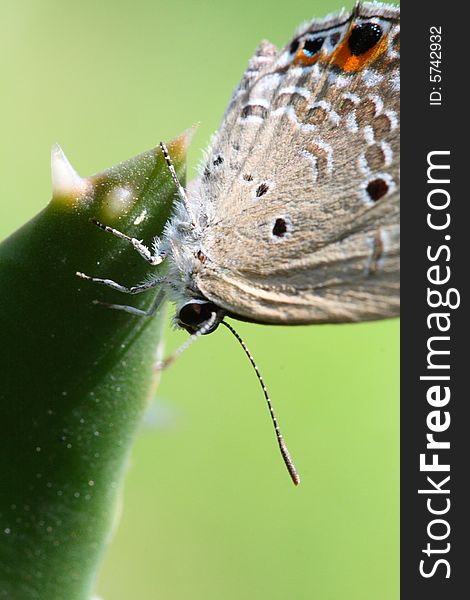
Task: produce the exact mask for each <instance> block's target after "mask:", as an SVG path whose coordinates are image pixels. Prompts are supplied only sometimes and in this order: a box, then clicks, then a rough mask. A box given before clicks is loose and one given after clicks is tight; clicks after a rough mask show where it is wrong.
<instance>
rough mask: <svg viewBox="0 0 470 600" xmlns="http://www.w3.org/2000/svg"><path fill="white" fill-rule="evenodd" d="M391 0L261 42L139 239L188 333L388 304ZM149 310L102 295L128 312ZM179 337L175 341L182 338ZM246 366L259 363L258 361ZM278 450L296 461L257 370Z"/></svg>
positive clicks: (390, 308) (322, 318)
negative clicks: (167, 203) (157, 227)
mask: <svg viewBox="0 0 470 600" xmlns="http://www.w3.org/2000/svg"><path fill="white" fill-rule="evenodd" d="M399 52H400V9H399V8H398V7H396V6H392V5H387V4H379V3H376V2H366V3H357V4H356V5H355V7H354V9H353V10H352V11H346V10H343V11H340V12H338V13H335V14H332V15H329V16H327V17H326V18H324V19H314V20H313V21H311V22H310V23H307V24H305V25H303V26H302V27H301V28H300V29H299V30H298V31H297V32H296V34H295V36H294V37H293V39H292V40H291V41H290V42H289V43H288V44H287V45H286V46H285V47H284V48H283V49H281V50H279V51H278V50H277V49H276V47H275V46H274V45H273V44H271V43H269V42H266V41H265V42H262V43H261V44H260V46H259V47H258V49H257V51H256V53H255V55H254V56H253V57H252V58H251V60H250V61H249V64H248V68H247V70H246V71H245V73H244V75H243V77H242V80H241V82H240V83H239V85H238V86H237V88H236V89H235V90H234V92H233V95H232V98H231V100H230V103H229V105H228V107H227V110H226V112H225V116H224V118H223V120H222V123H221V125H220V128H219V130H218V131H217V133H216V134H215V136H214V138H213V140H212V142H211V145H210V148H209V149H208V150H207V151H206V154H205V159H204V161H203V163H202V166H201V169H200V175H199V177H198V178H197V179H196V180H195V181H193V182H192V184H190V187H189V188H188V190H185V189H184V188H183V187H182V186H181V184H180V182H179V181H178V178H177V176H176V173H175V170H174V167H173V164H172V161H171V157H170V156H169V155H168V151H167V149H166V146H165V144H163V143H162V144H161V148H162V152H163V154H164V156H165V159H166V161H167V165H168V168H169V170H170V173H171V175H172V177H173V180H174V183H175V185H176V188H177V191H178V196H179V199H178V201H177V202H176V203H175V208H174V212H173V216H172V217H171V218H170V220H169V221H168V223H167V224H166V226H165V229H164V232H163V235H162V238H161V239H159V238H157V239H156V240H155V243H154V247H153V248H152V250H150V249H149V248H148V247H147V246H145V245H144V244H143V243H142V242H140V241H139V240H137V239H135V238H130V237H128V236H127V235H125V234H123V233H121V232H119V231H117V230H116V229H113V228H111V227H109V226H107V225H103V224H101V223H98V222H97V221H96V224H97V225H98V226H100V227H101V228H102V229H104V230H106V231H108V232H111V233H112V234H114V235H116V236H118V237H121V238H124V239H126V240H129V241H130V242H131V243H132V244H133V245H134V247H135V249H136V250H137V251H138V252H139V253H140V254H141V256H142V257H143V258H145V259H146V260H147V261H148V262H149V263H150V264H152V265H158V264H160V263H162V262H165V263H166V265H167V271H166V273H165V274H164V275H156V276H155V277H152V278H151V279H149V280H147V281H145V282H144V283H142V284H140V285H137V286H134V287H133V288H132V290H129V288H126V287H124V286H122V285H120V284H118V283H116V282H114V281H111V280H108V279H107V280H104V279H99V278H94V277H89V276H87V275H84V274H83V273H79V276H81V277H83V278H86V279H92V280H93V281H95V282H98V283H104V284H105V285H108V286H110V287H112V288H114V289H117V290H119V291H122V292H128V291H132V293H136V292H140V291H145V290H148V289H151V288H155V287H158V288H159V289H160V290H161V292H162V294H163V293H164V294H165V295H166V296H169V298H170V299H171V300H172V301H173V302H174V303H175V305H176V316H175V322H176V324H177V325H178V326H179V327H182V328H184V329H186V330H187V331H188V332H189V333H191V334H192V335H191V338H190V341H188V342H187V343H186V344H185V345H184V347H187V346H188V345H189V343H191V342H192V341H193V340H194V339H196V338H198V337H200V336H201V335H206V334H208V333H211V332H213V331H214V330H215V329H216V328H217V327H218V325H219V324H221V323H222V324H224V325H225V326H226V327H228V328H229V329H230V330H231V331H232V333H233V334H234V335H235V336H236V337H237V339H238V340H239V342H240V343H241V344H242V345H243V347H244V349H245V351H246V352H247V354H248V356H249V358H250V360H251V361H252V363H253V365H254V361H253V359H252V357H251V355H250V354H249V352H248V350H247V348H246V346H245V345H244V342H243V341H242V340H241V338H239V336H238V334H237V333H236V332H235V330H234V329H233V327H232V326H231V325H230V324H228V323H227V322H226V321H225V320H224V319H225V318H226V317H232V318H235V319H240V320H244V321H251V322H255V323H270V324H278V325H296V324H307V323H340V322H354V321H366V320H374V319H382V318H386V317H393V316H396V315H398V313H399V214H400V213H399V141H400V137H399V110H400V106H399V91H400V71H399V58H400V57H399ZM162 294H159V295H158V296H157V299H156V301H155V302H154V304H153V306H152V308H151V309H150V310H149V311H141V310H139V309H136V308H133V307H130V306H121V305H111V306H112V308H117V309H121V310H126V311H127V312H130V313H132V314H145V315H150V314H152V313H153V312H154V311H155V310H156V307H157V306H158V305H159V302H160V300H161V297H162ZM182 349H183V348H182ZM254 366H255V369H256V370H257V367H256V365H254ZM257 373H258V376H259V379H260V382H261V384H262V386H263V391H264V393H265V397H266V400H267V402H268V404H269V408H270V411H271V416H272V418H273V422H274V426H275V429H276V434H277V438H278V442H279V445H280V448H281V453H282V455H283V457H284V461H285V462H286V465H287V467H288V469H289V472H290V474H291V476H292V479H293V480H294V483H298V474H297V472H296V470H295V467H294V465H293V462H292V459H291V458H290V455H289V453H288V451H287V448H286V446H285V443H284V441H283V438H282V436H281V434H280V431H279V427H278V425H277V421H276V418H275V416H274V412H273V410H272V406H271V403H270V400H269V396H268V395H267V392H266V388H265V386H264V383H263V380H262V378H261V376H260V375H259V372H258V370H257Z"/></svg>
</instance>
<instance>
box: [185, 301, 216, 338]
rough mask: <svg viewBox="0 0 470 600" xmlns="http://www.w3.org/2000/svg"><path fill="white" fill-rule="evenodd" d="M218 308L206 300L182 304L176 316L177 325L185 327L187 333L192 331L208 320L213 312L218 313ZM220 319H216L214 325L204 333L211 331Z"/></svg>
mask: <svg viewBox="0 0 470 600" xmlns="http://www.w3.org/2000/svg"><path fill="white" fill-rule="evenodd" d="M219 312H220V309H219V308H218V307H217V306H216V305H215V304H214V303H213V302H207V301H206V300H203V301H201V300H200V301H197V300H193V301H191V302H187V303H186V304H185V305H184V306H182V307H181V308H180V310H179V312H178V314H177V316H176V318H177V321H178V325H179V326H180V327H182V328H183V329H186V331H188V332H189V333H194V332H195V331H197V330H198V329H199V327H200V326H201V325H203V324H204V323H205V322H206V321H208V320H209V319H210V318H211V316H212V315H213V314H214V313H219ZM219 322H220V320H219V319H217V320H216V321H215V323H214V325H213V326H212V327H211V328H210V329H209V331H207V332H206V333H212V332H213V331H214V330H215V329H216V328H217V326H218V324H219Z"/></svg>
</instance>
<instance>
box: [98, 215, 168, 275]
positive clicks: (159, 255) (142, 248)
mask: <svg viewBox="0 0 470 600" xmlns="http://www.w3.org/2000/svg"><path fill="white" fill-rule="evenodd" d="M90 221H91V222H92V223H93V224H94V225H96V226H97V227H99V228H100V229H102V230H103V231H107V232H108V233H112V234H113V235H114V236H116V237H117V238H119V239H121V240H126V241H128V242H130V243H131V244H132V245H133V246H134V248H135V250H137V252H138V253H139V254H140V256H142V258H144V259H145V260H146V261H147V262H148V263H150V264H151V265H153V266H156V265H159V264H160V263H162V262H163V261H164V260H165V258H166V254H165V253H163V252H161V251H160V250H159V246H160V239H159V238H158V236H157V237H155V238H154V240H153V253H152V252H151V251H150V250H149V249H148V248H147V246H146V245H145V244H143V243H142V240H138V239H137V238H133V237H130V236H128V235H126V234H125V233H122V232H121V231H119V230H117V229H114V227H109V225H104V224H103V223H100V221H98V220H97V219H90Z"/></svg>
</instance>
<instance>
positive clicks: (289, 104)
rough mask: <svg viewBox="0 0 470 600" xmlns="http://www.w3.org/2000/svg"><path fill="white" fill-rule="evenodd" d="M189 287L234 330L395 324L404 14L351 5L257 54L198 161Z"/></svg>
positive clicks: (385, 7) (266, 45) (263, 47)
mask: <svg viewBox="0 0 470 600" xmlns="http://www.w3.org/2000/svg"><path fill="white" fill-rule="evenodd" d="M195 198H196V200H195V201H196V202H197V198H203V199H204V202H203V205H204V207H206V208H205V215H206V216H205V218H206V221H205V223H204V224H203V226H202V235H201V250H202V252H203V254H204V256H205V261H204V264H203V266H202V268H201V269H199V270H198V272H197V273H195V274H194V282H195V284H196V286H197V288H198V289H199V290H200V292H201V293H202V294H203V295H204V296H205V297H206V298H208V299H209V300H211V301H213V302H215V303H216V304H217V305H219V306H221V307H223V308H225V309H226V310H227V311H228V312H229V313H231V314H233V315H236V316H239V317H241V318H245V319H249V320H254V321H258V322H267V323H289V324H293V323H314V322H339V321H361V320H370V319H379V318H384V317H391V316H394V315H397V314H398V312H399V8H397V7H392V6H388V5H382V4H377V3H365V4H362V5H357V6H356V7H355V9H354V10H353V11H352V12H345V11H343V12H341V13H337V14H335V15H332V16H330V17H328V18H327V19H324V20H321V21H319V20H314V21H313V22H311V23H309V24H307V25H306V26H304V27H303V28H302V30H301V31H299V32H298V34H297V35H296V36H295V38H294V39H293V40H292V41H291V42H290V43H289V44H288V46H286V48H284V49H283V50H282V51H280V52H276V51H275V49H274V47H273V46H272V45H271V44H269V43H267V42H265V43H263V44H262V45H261V46H260V49H259V50H258V52H257V54H256V55H255V56H254V57H253V59H252V60H251V61H250V65H249V67H248V70H247V71H246V73H245V75H244V77H243V79H242V82H241V83H240V85H239V87H238V88H237V89H236V90H235V92H234V95H233V97H232V100H231V102H230V104H229V107H228V109H227V112H226V115H225V117H224V121H223V122H222V126H221V128H220V130H219V131H218V133H217V134H216V136H215V137H214V140H213V142H212V145H211V148H210V150H209V152H208V154H207V157H206V164H205V166H204V168H203V171H202V173H201V178H200V180H199V183H198V186H197V191H196V193H195Z"/></svg>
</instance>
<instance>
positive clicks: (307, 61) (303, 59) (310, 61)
mask: <svg viewBox="0 0 470 600" xmlns="http://www.w3.org/2000/svg"><path fill="white" fill-rule="evenodd" d="M322 54H323V52H322V51H321V50H320V51H319V52H317V53H316V54H314V55H313V56H308V55H307V54H305V52H304V49H303V48H300V50H299V51H298V52H297V54H296V55H295V58H294V65H304V66H308V65H314V64H315V63H316V62H317V61H318V59H319V58H320V57H321V56H322Z"/></svg>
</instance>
